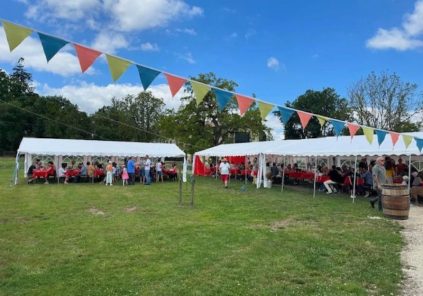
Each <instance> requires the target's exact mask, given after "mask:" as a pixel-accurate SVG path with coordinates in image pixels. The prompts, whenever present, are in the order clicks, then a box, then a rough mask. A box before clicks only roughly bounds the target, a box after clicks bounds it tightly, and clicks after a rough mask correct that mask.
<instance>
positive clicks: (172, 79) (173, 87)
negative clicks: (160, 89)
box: [163, 73, 187, 97]
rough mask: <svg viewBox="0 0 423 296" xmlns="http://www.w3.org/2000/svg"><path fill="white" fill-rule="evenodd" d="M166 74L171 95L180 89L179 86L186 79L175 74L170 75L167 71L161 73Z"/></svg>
mask: <svg viewBox="0 0 423 296" xmlns="http://www.w3.org/2000/svg"><path fill="white" fill-rule="evenodd" d="M163 74H164V75H165V76H166V79H167V84H169V88H170V92H171V93H172V97H174V96H175V95H176V93H177V92H178V91H179V90H180V89H181V87H182V86H183V85H184V84H185V82H187V80H186V79H184V78H180V77H177V76H173V75H170V74H168V73H163Z"/></svg>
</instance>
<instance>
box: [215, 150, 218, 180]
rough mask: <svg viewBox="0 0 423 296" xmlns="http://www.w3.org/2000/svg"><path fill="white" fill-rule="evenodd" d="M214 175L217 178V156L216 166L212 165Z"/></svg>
mask: <svg viewBox="0 0 423 296" xmlns="http://www.w3.org/2000/svg"><path fill="white" fill-rule="evenodd" d="M214 168H215V169H214V175H215V179H216V180H217V171H218V167H217V156H216V166H215V167H214Z"/></svg>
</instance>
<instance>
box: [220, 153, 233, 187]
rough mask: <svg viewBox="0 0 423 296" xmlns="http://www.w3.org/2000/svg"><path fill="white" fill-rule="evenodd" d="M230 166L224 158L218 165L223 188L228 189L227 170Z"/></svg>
mask: <svg viewBox="0 0 423 296" xmlns="http://www.w3.org/2000/svg"><path fill="white" fill-rule="evenodd" d="M230 168H231V165H230V164H229V163H228V160H227V159H226V158H224V159H223V161H222V162H221V163H220V165H219V172H220V179H221V180H222V182H223V183H224V184H225V188H228V180H229V172H230V171H229V170H230Z"/></svg>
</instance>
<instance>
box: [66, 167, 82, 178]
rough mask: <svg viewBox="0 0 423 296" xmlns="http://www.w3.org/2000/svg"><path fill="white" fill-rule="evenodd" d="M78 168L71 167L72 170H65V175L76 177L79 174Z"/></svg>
mask: <svg viewBox="0 0 423 296" xmlns="http://www.w3.org/2000/svg"><path fill="white" fill-rule="evenodd" d="M79 172H80V170H79V169H72V170H67V171H66V173H65V175H66V177H76V176H78V175H79Z"/></svg>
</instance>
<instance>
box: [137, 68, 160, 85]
mask: <svg viewBox="0 0 423 296" xmlns="http://www.w3.org/2000/svg"><path fill="white" fill-rule="evenodd" d="M137 68H138V73H139V74H140V79H141V83H142V86H143V87H144V90H147V88H148V87H149V86H150V84H151V83H152V82H153V80H154V79H156V77H157V75H159V74H160V73H161V72H160V71H156V70H153V69H150V68H147V67H144V66H140V65H137Z"/></svg>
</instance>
